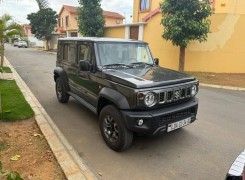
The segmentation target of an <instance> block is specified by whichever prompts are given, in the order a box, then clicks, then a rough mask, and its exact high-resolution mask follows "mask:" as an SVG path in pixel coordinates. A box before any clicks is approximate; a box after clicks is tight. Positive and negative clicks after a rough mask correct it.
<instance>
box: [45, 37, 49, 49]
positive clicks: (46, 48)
mask: <svg viewBox="0 0 245 180" xmlns="http://www.w3.org/2000/svg"><path fill="white" fill-rule="evenodd" d="M45 50H49V47H48V39H46V49H45Z"/></svg>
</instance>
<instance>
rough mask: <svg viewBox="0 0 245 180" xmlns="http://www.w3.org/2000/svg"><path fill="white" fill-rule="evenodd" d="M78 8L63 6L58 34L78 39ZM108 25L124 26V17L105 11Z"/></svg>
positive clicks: (59, 17)
mask: <svg viewBox="0 0 245 180" xmlns="http://www.w3.org/2000/svg"><path fill="white" fill-rule="evenodd" d="M77 8H78V7H75V6H68V5H63V6H62V8H61V10H60V12H59V14H58V23H57V29H56V32H57V33H61V34H65V35H66V36H67V37H77V36H79V33H78V19H77V16H78V14H77ZM103 16H104V17H105V24H106V25H116V24H122V23H123V20H124V16H122V15H121V14H119V13H117V12H111V11H103Z"/></svg>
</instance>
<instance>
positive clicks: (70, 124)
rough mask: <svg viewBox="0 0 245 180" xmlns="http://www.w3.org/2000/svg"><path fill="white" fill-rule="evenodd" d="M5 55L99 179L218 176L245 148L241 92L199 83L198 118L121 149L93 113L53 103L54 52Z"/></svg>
mask: <svg viewBox="0 0 245 180" xmlns="http://www.w3.org/2000/svg"><path fill="white" fill-rule="evenodd" d="M6 57H7V58H8V59H9V61H10V62H11V64H12V65H13V66H14V68H15V69H16V70H17V72H18V73H19V74H20V76H21V77H22V78H23V80H24V81H25V82H26V84H27V85H28V86H29V88H30V89H31V91H32V92H33V93H34V95H35V96H36V97H37V99H38V100H39V101H40V103H41V104H42V105H43V107H44V108H45V110H46V111H47V112H48V113H49V115H50V116H51V117H52V119H53V120H54V122H55V124H56V125H57V126H58V128H59V129H60V130H61V132H62V133H63V134H64V135H65V137H66V138H67V140H68V141H69V142H70V143H71V144H72V145H73V146H74V147H75V149H76V150H77V151H78V153H79V154H80V156H81V157H82V158H83V159H84V160H85V162H86V163H87V164H88V166H89V167H90V168H91V170H92V171H93V172H94V173H95V174H97V175H98V173H102V178H103V179H127V180H128V179H140V180H141V179H223V178H224V176H225V174H226V172H227V170H228V168H229V166H230V165H231V163H232V162H233V161H234V159H235V157H236V156H237V155H238V154H239V153H240V152H241V151H242V150H244V148H245V140H244V137H245V108H244V107H245V93H244V92H237V91H227V90H220V89H210V88H201V89H200V92H199V95H198V97H199V100H200V106H199V112H198V121H196V123H194V124H192V125H190V126H187V127H185V128H183V129H181V130H179V131H176V132H172V133H169V134H167V135H165V136H160V137H157V138H151V137H144V136H143V137H136V138H134V141H133V145H132V147H131V148H130V149H129V150H128V151H126V152H123V153H116V152H114V151H112V150H110V149H109V148H108V147H107V146H106V145H105V143H104V142H103V140H102V137H101V135H100V131H99V127H98V123H97V118H96V116H95V115H94V114H92V113H91V112H89V111H88V110H87V109H86V108H84V107H83V106H81V105H80V104H78V103H77V102H76V101H75V100H73V99H70V101H69V103H68V104H60V103H58V101H57V99H56V95H55V90H54V82H53V69H54V67H55V58H56V56H55V55H52V54H48V53H46V52H40V51H35V50H32V49H18V48H14V47H11V46H7V47H6Z"/></svg>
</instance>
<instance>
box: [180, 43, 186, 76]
mask: <svg viewBox="0 0 245 180" xmlns="http://www.w3.org/2000/svg"><path fill="white" fill-rule="evenodd" d="M184 70H185V47H184V46H180V52H179V71H181V72H183V71H184Z"/></svg>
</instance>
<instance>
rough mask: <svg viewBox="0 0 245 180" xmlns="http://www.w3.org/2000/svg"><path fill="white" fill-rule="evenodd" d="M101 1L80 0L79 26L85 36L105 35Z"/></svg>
mask: <svg viewBox="0 0 245 180" xmlns="http://www.w3.org/2000/svg"><path fill="white" fill-rule="evenodd" d="M100 2H101V0H79V4H80V7H79V8H78V27H79V32H80V33H81V34H82V35H83V36H88V37H89V36H90V37H102V36H104V30H103V29H104V25H105V19H104V16H103V10H102V9H101V3H100Z"/></svg>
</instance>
